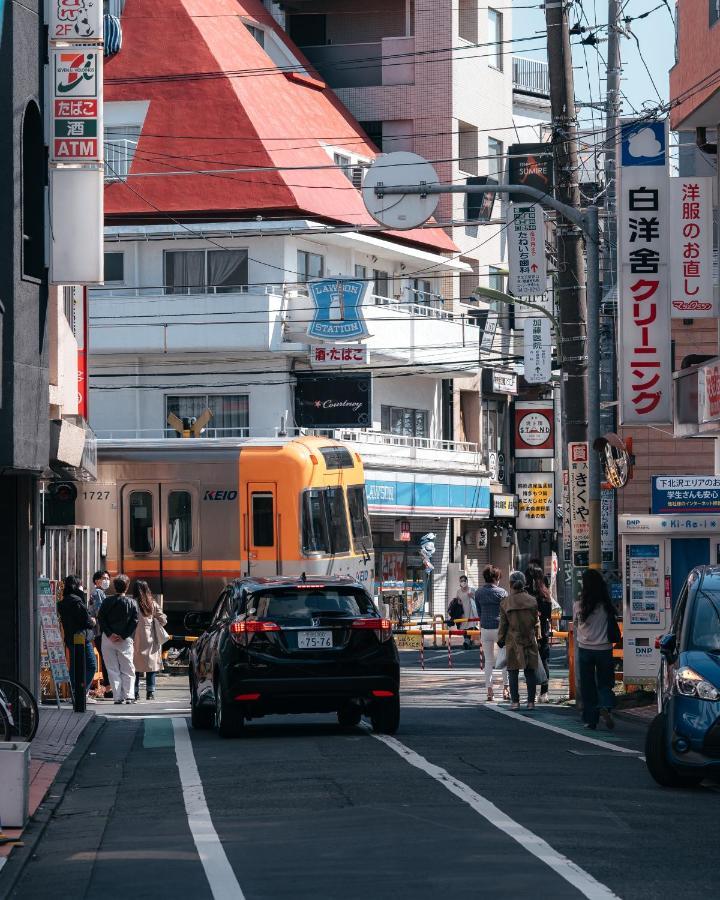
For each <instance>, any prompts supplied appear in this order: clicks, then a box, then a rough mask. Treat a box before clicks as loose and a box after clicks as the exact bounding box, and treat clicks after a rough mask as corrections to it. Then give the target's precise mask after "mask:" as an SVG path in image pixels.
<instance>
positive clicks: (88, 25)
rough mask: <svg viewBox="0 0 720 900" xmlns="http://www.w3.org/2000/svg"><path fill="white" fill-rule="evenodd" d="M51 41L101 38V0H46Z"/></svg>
mask: <svg viewBox="0 0 720 900" xmlns="http://www.w3.org/2000/svg"><path fill="white" fill-rule="evenodd" d="M47 9H48V34H49V36H50V40H51V41H92V40H98V41H100V40H102V36H103V31H102V26H103V4H102V0H48V6H47Z"/></svg>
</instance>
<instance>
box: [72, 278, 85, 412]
mask: <svg viewBox="0 0 720 900" xmlns="http://www.w3.org/2000/svg"><path fill="white" fill-rule="evenodd" d="M72 292H73V335H74V336H75V340H76V341H77V347H78V355H77V393H78V415H79V416H82V417H83V419H87V418H88V382H87V332H88V319H87V316H88V310H87V288H86V287H83V286H82V285H79V284H75V285H73V286H72Z"/></svg>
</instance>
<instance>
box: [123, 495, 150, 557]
mask: <svg viewBox="0 0 720 900" xmlns="http://www.w3.org/2000/svg"><path fill="white" fill-rule="evenodd" d="M129 531H130V549H131V550H132V551H133V553H152V550H153V547H154V546H155V541H154V536H153V495H152V494H151V493H150V491H133V492H132V493H131V494H130V523H129Z"/></svg>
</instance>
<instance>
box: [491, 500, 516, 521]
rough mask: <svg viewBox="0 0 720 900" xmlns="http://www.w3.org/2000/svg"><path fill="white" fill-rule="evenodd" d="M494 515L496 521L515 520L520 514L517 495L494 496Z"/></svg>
mask: <svg viewBox="0 0 720 900" xmlns="http://www.w3.org/2000/svg"><path fill="white" fill-rule="evenodd" d="M492 505H493V508H492V513H493V518H495V519H514V518H515V517H516V516H517V513H518V503H517V497H516V496H515V494H493V495H492Z"/></svg>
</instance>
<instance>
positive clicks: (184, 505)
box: [167, 491, 192, 553]
mask: <svg viewBox="0 0 720 900" xmlns="http://www.w3.org/2000/svg"><path fill="white" fill-rule="evenodd" d="M167 527H168V548H169V549H170V551H171V552H172V553H189V552H190V550H192V497H191V495H190V492H189V491H170V493H169V494H168V526H167Z"/></svg>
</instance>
